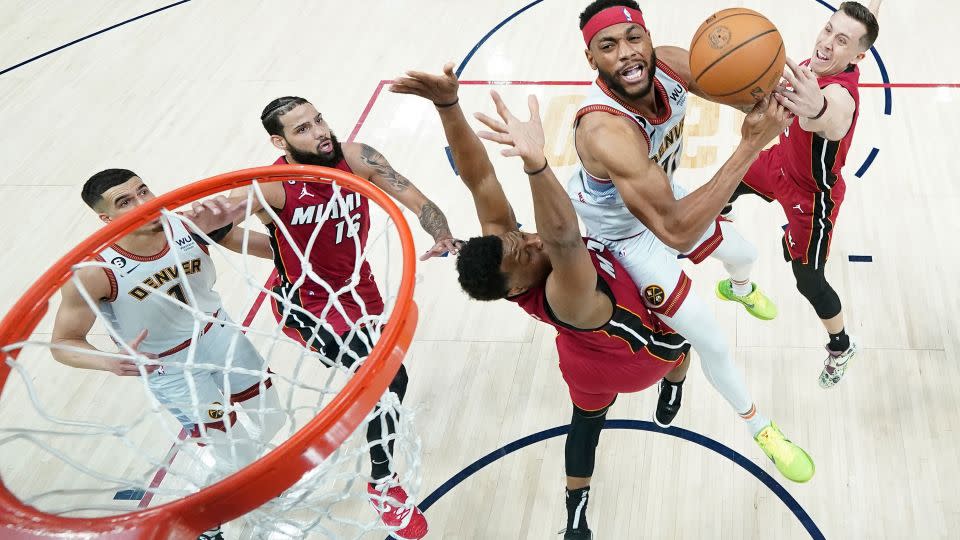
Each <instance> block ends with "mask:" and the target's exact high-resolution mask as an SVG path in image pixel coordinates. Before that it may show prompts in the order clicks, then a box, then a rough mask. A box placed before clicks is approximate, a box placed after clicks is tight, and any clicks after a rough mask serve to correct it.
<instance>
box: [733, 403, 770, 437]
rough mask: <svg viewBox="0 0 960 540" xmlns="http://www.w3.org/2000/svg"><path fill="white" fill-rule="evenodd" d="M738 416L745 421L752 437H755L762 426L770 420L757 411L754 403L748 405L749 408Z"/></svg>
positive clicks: (768, 423) (767, 424)
mask: <svg viewBox="0 0 960 540" xmlns="http://www.w3.org/2000/svg"><path fill="white" fill-rule="evenodd" d="M740 418H743V420H744V421H745V422H746V423H747V429H748V430H749V431H750V435H751V436H752V437H756V436H757V434H758V433H760V432H761V431H762V430H763V428H765V427H767V426H769V425H770V420H769V419H768V418H767V417H766V416H764V415H762V414H760V413H759V412H758V411H757V406H756V405H750V409H749V410H748V411H747V412H745V413H740Z"/></svg>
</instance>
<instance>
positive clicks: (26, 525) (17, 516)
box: [0, 165, 417, 539]
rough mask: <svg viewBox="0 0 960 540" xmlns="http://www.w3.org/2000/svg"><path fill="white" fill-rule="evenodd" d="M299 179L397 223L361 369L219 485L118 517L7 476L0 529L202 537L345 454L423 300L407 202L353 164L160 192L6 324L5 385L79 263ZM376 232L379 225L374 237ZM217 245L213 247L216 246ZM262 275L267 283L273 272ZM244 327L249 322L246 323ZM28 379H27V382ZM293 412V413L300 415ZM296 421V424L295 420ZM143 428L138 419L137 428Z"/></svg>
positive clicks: (25, 533) (0, 483)
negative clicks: (328, 187) (179, 215)
mask: <svg viewBox="0 0 960 540" xmlns="http://www.w3.org/2000/svg"><path fill="white" fill-rule="evenodd" d="M290 180H296V181H309V182H317V183H326V184H332V185H334V186H336V188H335V190H336V189H339V188H345V189H348V190H350V191H353V192H356V193H359V194H360V195H362V196H363V197H366V198H368V199H369V200H371V201H373V202H375V203H376V204H377V205H378V206H379V207H380V208H381V209H382V210H383V211H384V212H385V213H386V216H387V219H386V222H387V223H388V225H385V227H389V228H390V229H391V231H390V232H391V234H393V235H394V236H395V237H398V238H399V244H400V247H401V250H402V256H401V260H402V264H401V265H396V264H394V265H392V266H393V267H397V266H401V267H402V275H400V276H399V286H398V287H397V288H396V290H395V291H392V292H390V293H388V294H387V295H385V296H387V297H389V298H391V299H392V302H390V301H388V305H391V306H392V309H390V310H388V311H389V313H390V315H389V318H388V319H387V320H386V322H385V324H384V325H383V330H382V333H381V334H380V336H379V340H378V341H377V342H376V344H375V346H374V348H373V350H372V352H371V354H370V355H369V356H368V357H367V358H366V360H365V361H364V362H363V363H362V365H361V367H359V369H357V370H356V372H355V373H353V374H352V375H348V376H346V377H345V378H346V381H345V383H344V384H343V386H342V387H340V388H338V389H337V388H331V389H329V393H330V395H331V397H330V398H329V399H327V400H325V403H324V404H323V405H322V407H321V405H320V404H317V406H316V409H315V410H313V409H311V411H310V412H311V414H312V413H313V412H315V413H316V414H315V416H313V417H312V419H309V420H308V421H305V423H304V425H302V426H301V427H299V428H298V429H296V431H295V432H293V433H291V434H290V436H289V438H287V439H286V440H284V441H283V442H282V443H280V444H278V445H277V446H276V447H272V445H268V446H265V447H264V449H263V452H262V453H261V457H259V459H257V460H256V461H254V462H253V463H251V464H250V465H247V466H246V467H244V468H242V469H240V470H239V471H236V472H234V473H232V474H230V475H229V476H227V477H225V478H222V479H220V480H219V481H216V482H215V483H213V484H211V485H206V486H198V489H197V490H196V491H195V492H192V493H189V494H187V495H186V496H183V497H182V498H178V499H177V500H172V501H169V502H164V503H163V504H160V505H159V506H156V507H151V508H143V509H139V510H135V511H132V512H131V511H128V509H124V510H123V513H119V514H118V515H105V516H97V517H70V516H65V515H63V514H64V513H69V512H63V513H59V514H60V515H57V514H58V513H52V512H49V511H46V510H41V509H38V508H36V507H34V506H33V505H30V504H27V503H24V502H23V501H21V499H20V498H18V496H17V495H15V494H14V492H13V491H12V490H11V489H10V487H9V486H8V485H7V483H6V480H7V478H0V536H2V537H3V538H36V537H53V536H57V537H62V536H66V535H74V534H76V535H83V537H84V538H88V537H96V538H111V539H113V538H117V539H119V538H124V539H126V538H151V539H159V538H186V537H190V536H192V537H196V536H197V534H199V533H200V532H203V531H204V530H206V529H208V528H210V527H213V526H216V525H218V524H220V523H225V522H228V521H231V520H234V519H237V518H239V517H240V516H242V515H244V514H247V513H249V512H251V511H253V510H254V509H256V508H258V507H261V506H262V505H264V503H266V502H268V501H270V500H271V499H275V498H277V497H280V496H281V494H283V493H284V491H286V490H288V489H290V488H291V486H294V484H296V483H297V482H298V481H299V480H300V479H301V478H302V477H303V476H304V475H305V473H307V472H309V471H311V470H315V469H317V467H318V466H319V465H320V464H322V463H323V462H324V461H325V460H327V459H328V458H329V457H330V456H331V455H332V454H334V453H335V452H337V451H338V449H339V448H340V447H341V445H342V444H343V443H344V441H346V440H347V439H348V438H349V437H350V436H351V434H352V433H354V432H355V431H356V430H357V428H358V426H360V425H361V424H362V423H363V422H364V421H365V420H369V418H368V415H369V414H370V412H371V410H373V409H374V406H375V405H376V404H377V402H378V400H379V399H380V398H381V396H382V395H383V394H384V392H385V390H386V389H387V387H388V385H389V383H390V381H391V380H392V379H393V377H394V375H395V374H396V373H397V370H398V369H399V367H400V365H401V363H402V361H403V358H404V355H405V354H406V351H407V348H408V346H409V345H410V342H411V340H412V338H413V333H414V330H415V327H416V323H417V307H416V304H415V303H414V301H413V288H414V278H415V260H416V259H415V248H414V244H413V238H412V236H411V233H410V230H409V228H408V226H407V224H406V221H405V219H404V217H403V215H402V213H401V210H400V209H399V208H398V207H397V206H396V204H395V203H394V202H393V201H392V200H391V199H390V198H389V197H388V196H387V195H386V194H384V193H383V192H381V191H380V190H378V189H377V188H376V187H374V186H373V185H372V184H370V183H369V182H367V181H365V180H362V179H360V178H358V177H356V176H354V175H352V174H349V173H346V172H344V171H340V170H336V169H329V168H323V167H311V166H294V165H285V166H271V167H260V168H253V169H246V170H241V171H236V172H231V173H227V174H223V175H220V176H215V177H213V178H209V179H206V180H202V181H199V182H196V183H193V184H190V185H187V186H184V187H182V188H179V189H176V190H174V191H172V192H170V193H167V194H164V195H160V196H158V197H157V198H156V199H154V200H151V201H149V202H147V203H145V204H143V205H142V206H140V207H139V208H137V209H136V210H134V211H131V212H129V213H128V214H126V215H124V216H122V217H121V218H119V219H117V220H115V221H113V222H111V223H109V224H108V225H107V226H105V227H103V228H102V229H100V230H98V231H97V232H96V233H94V234H93V235H91V236H90V237H89V238H87V239H86V240H84V241H83V242H81V243H80V244H79V245H77V246H76V247H75V248H74V249H73V250H71V251H70V252H69V253H67V254H66V255H65V256H64V257H63V258H61V259H60V260H59V261H57V262H56V263H55V264H54V265H53V266H52V267H51V268H50V269H49V270H47V271H46V272H45V273H44V274H43V275H42V276H41V277H40V278H39V279H38V280H37V281H36V283H35V284H34V285H33V286H31V287H30V288H29V289H28V290H27V291H26V292H25V293H24V294H23V296H22V297H21V298H20V300H19V301H18V302H17V303H16V304H15V305H14V306H13V307H12V308H11V309H10V311H9V312H8V313H7V315H6V316H5V317H4V318H3V320H2V322H0V360H2V362H0V392H5V391H6V390H7V389H8V388H7V387H8V383H9V382H10V381H11V380H13V379H11V378H10V375H11V373H14V372H18V373H19V372H20V370H24V369H30V368H31V367H32V366H26V367H24V366H22V364H23V362H21V361H20V360H18V357H19V356H20V354H21V352H22V350H24V348H26V347H27V346H28V345H33V346H42V345H38V343H37V341H36V338H34V341H31V335H33V334H35V333H36V329H37V326H38V325H39V324H40V323H41V321H42V320H43V319H44V317H45V315H46V314H47V310H48V302H49V301H50V299H51V298H52V297H53V296H54V294H55V293H56V292H57V291H58V290H59V289H60V288H61V287H62V286H63V285H64V284H65V283H67V281H68V280H70V279H71V277H72V276H73V274H74V269H75V265H77V264H80V263H84V262H88V263H89V262H90V261H92V258H93V256H94V255H96V254H97V253H99V252H100V251H102V250H103V249H104V248H107V247H108V246H109V245H111V244H112V243H114V242H116V241H117V240H119V239H121V238H123V237H124V236H126V235H127V234H129V233H131V232H132V231H134V230H136V229H137V228H139V227H141V226H143V225H145V224H147V223H149V222H151V221H153V220H155V219H157V218H158V216H161V215H166V216H168V219H169V216H170V212H169V211H170V210H173V209H176V208H178V207H181V206H183V205H185V204H188V203H190V202H192V201H196V200H199V199H202V198H204V197H208V196H211V195H214V194H217V193H221V192H225V191H228V190H230V189H233V188H238V187H245V186H253V188H252V189H251V197H255V196H257V194H258V192H259V188H258V187H257V186H258V185H259V184H267V183H273V182H281V181H290ZM260 197H261V198H262V195H260ZM261 200H262V199H261ZM248 215H249V208H248ZM318 218H319V216H318ZM320 225H321V224H318V225H317V227H319V226H320ZM278 234H279V233H278ZM373 236H374V235H373V234H372V233H371V238H373ZM382 236H389V235H388V234H383V235H382ZM214 247H215V246H213V245H211V250H212V249H213V248H214ZM369 250H370V248H369V247H368V249H367V251H369ZM363 256H364V257H365V256H366V254H363ZM235 257H236V256H235ZM358 258H359V257H358ZM245 277H246V278H247V281H248V282H250V281H252V280H253V279H255V278H254V276H251V275H249V274H246V275H245ZM258 277H259V282H262V281H263V278H264V277H265V275H260V276H258ZM253 288H256V287H253ZM259 288H260V292H261V293H264V292H269V291H266V289H264V288H263V287H259ZM222 292H223V291H222ZM243 329H244V331H246V330H248V328H247V327H243ZM260 335H262V336H264V338H265V339H269V338H270V336H271V334H270V333H269V332H266V331H261V332H260ZM272 335H273V338H272V339H273V340H274V342H277V341H280V340H282V339H283V337H282V335H281V336H280V337H279V338H278V337H277V336H276V333H275V332H274V334H272ZM271 347H272V345H271ZM48 348H49V345H48ZM260 348H261V347H258V349H260ZM271 351H272V349H271ZM303 354H305V353H301V355H303ZM265 357H266V358H267V360H268V361H270V360H271V358H269V357H267V356H266V355H265ZM21 360H22V359H21ZM21 375H22V373H21ZM280 376H284V377H287V379H285V380H287V383H288V384H289V385H291V392H293V391H294V390H296V389H297V388H299V387H298V386H297V385H298V384H299V381H298V380H296V376H295V375H294V376H290V375H289V374H286V375H285V374H283V373H281V374H280ZM111 380H113V379H111ZM28 383H29V381H25V383H24V384H28ZM28 386H29V384H28ZM291 395H292V394H291ZM321 395H322V394H321ZM30 396H31V399H34V406H35V407H37V409H38V410H40V405H41V404H38V403H37V401H36V400H35V398H36V396H34V394H33V393H32V392H31V393H30ZM0 397H2V396H0ZM24 406H26V404H24ZM385 407H387V406H385ZM293 410H294V409H291V410H290V411H288V414H290V415H291V419H292V415H293V412H292V411H293ZM290 425H291V426H294V425H295V424H294V423H293V421H292V420H291V421H290ZM134 428H135V426H130V429H134ZM292 429H293V427H291V430H292ZM44 433H46V432H44ZM42 434H43V433H40V432H39V431H38V432H36V433H30V430H29V429H27V430H24V429H17V430H12V429H11V430H5V429H3V427H2V426H0V448H3V445H4V444H6V443H8V442H10V441H12V440H14V439H20V440H23V439H25V438H27V439H29V438H33V439H39V438H41V435H42ZM105 436H106V435H105ZM7 455H8V456H11V454H7ZM358 476H359V475H358ZM31 500H35V499H31Z"/></svg>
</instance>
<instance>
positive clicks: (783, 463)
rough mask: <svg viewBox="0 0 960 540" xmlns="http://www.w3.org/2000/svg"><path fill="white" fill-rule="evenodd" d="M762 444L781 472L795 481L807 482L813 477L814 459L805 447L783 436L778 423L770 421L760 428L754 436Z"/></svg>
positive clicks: (762, 448)
mask: <svg viewBox="0 0 960 540" xmlns="http://www.w3.org/2000/svg"><path fill="white" fill-rule="evenodd" d="M753 439H754V440H755V441H757V444H758V445H760V449H761V450H763V453H764V454H766V455H767V457H768V458H770V461H773V464H774V465H776V466H777V470H778V471H780V474H782V475H784V476H786V477H787V479H789V480H793V481H794V482H806V481H807V480H810V479H811V478H813V473H814V471H816V469H817V468H816V466H814V464H813V459H811V458H810V456H809V455H808V454H807V453H806V452H804V450H803V448H800V447H799V446H797V445H795V444H793V443H792V442H790V439H788V438H786V437H784V436H783V432H782V431H780V428H778V427H777V425H776V424H774V423H773V422H770V425H768V426H767V427H765V428H763V429H762V430H760V433H757V436H756V437H754V438H753Z"/></svg>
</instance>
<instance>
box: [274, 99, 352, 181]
mask: <svg viewBox="0 0 960 540" xmlns="http://www.w3.org/2000/svg"><path fill="white" fill-rule="evenodd" d="M280 122H281V123H282V124H283V137H277V138H278V139H280V140H279V141H277V140H275V141H274V144H275V145H277V146H279V147H280V148H281V149H282V150H284V151H285V152H287V153H288V154H290V157H292V158H293V161H294V162H295V163H300V164H304V165H320V166H323V167H332V166H334V165H336V164H337V163H338V162H339V161H340V160H341V159H343V150H342V149H341V148H340V142H339V141H338V140H337V137H336V135H334V134H333V132H332V131H331V130H330V126H328V125H327V122H326V121H325V120H324V119H323V115H321V114H320V113H319V112H317V109H316V107H314V106H313V104H311V103H303V104H301V105H297V106H296V107H294V108H293V109H292V110H291V111H290V112H288V113H287V114H284V115H283V116H281V117H280Z"/></svg>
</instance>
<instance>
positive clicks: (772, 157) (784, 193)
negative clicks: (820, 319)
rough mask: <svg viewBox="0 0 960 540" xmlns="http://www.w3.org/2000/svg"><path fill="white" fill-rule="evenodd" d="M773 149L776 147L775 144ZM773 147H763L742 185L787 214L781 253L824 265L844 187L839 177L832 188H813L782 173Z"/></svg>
mask: <svg viewBox="0 0 960 540" xmlns="http://www.w3.org/2000/svg"><path fill="white" fill-rule="evenodd" d="M774 148H776V147H774ZM774 148H771V149H767V150H764V151H763V152H761V153H760V157H759V158H757V160H756V161H754V162H753V165H751V166H750V169H749V170H748V171H747V174H746V175H745V176H744V177H743V184H744V185H746V186H747V187H749V188H750V189H752V190H753V191H755V192H756V193H757V195H760V196H761V197H763V198H764V199H766V201H767V202H772V201H774V200H776V201H777V202H779V203H780V206H782V207H783V211H784V213H785V214H786V216H787V228H786V229H785V230H784V233H783V248H784V254H785V255H786V256H787V257H788V258H789V260H793V261H799V262H802V263H803V264H808V265H812V266H813V267H814V269H815V270H819V269H821V268H823V265H824V263H826V261H827V256H828V255H829V254H830V242H831V240H832V237H833V229H834V227H835V226H836V223H837V216H838V215H839V213H840V205H841V204H843V196H844V194H845V193H846V190H847V186H846V184H845V183H844V181H843V177H838V178H837V182H836V183H835V184H834V186H833V188H831V189H829V190H826V191H812V190H810V189H809V188H804V187H801V185H800V183H799V182H797V181H796V180H795V179H793V178H792V177H790V176H789V175H787V174H786V173H784V170H783V168H782V167H781V162H780V160H781V158H780V156H779V154H778V153H776V152H774V151H773V150H774Z"/></svg>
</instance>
